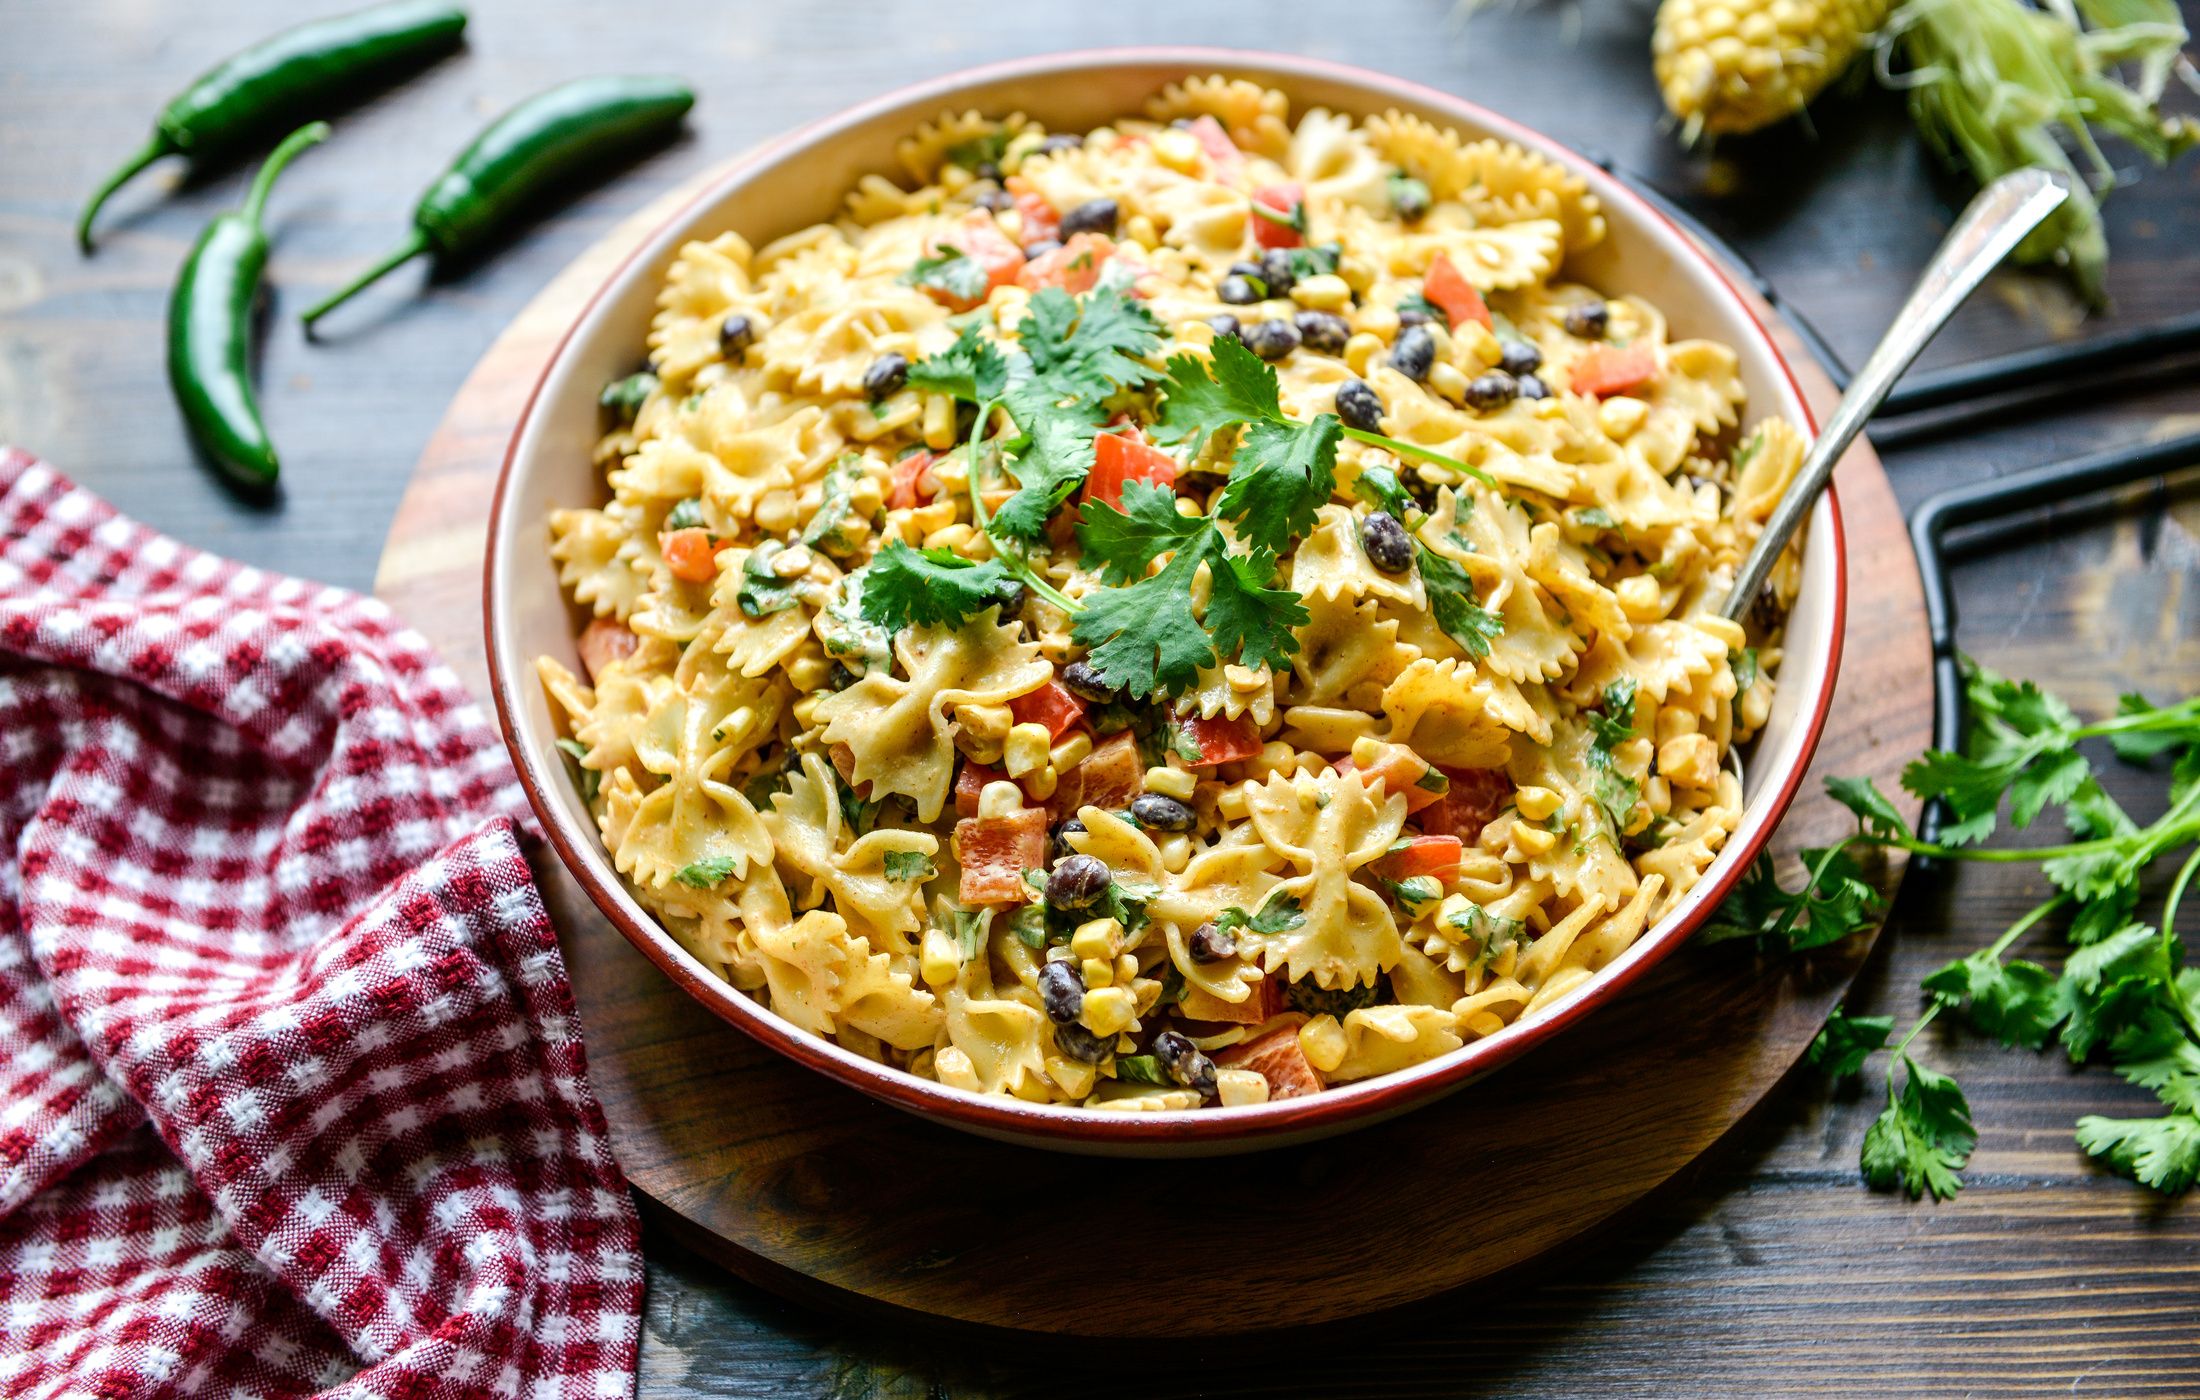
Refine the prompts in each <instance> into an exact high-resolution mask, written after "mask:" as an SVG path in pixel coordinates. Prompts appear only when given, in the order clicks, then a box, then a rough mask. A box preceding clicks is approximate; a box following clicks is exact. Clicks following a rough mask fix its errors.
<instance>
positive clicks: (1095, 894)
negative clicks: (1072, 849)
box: [1047, 856, 1115, 909]
mask: <svg viewBox="0 0 2200 1400" xmlns="http://www.w3.org/2000/svg"><path fill="white" fill-rule="evenodd" d="M1114 878H1115V877H1114V875H1113V873H1112V872H1110V871H1109V869H1108V863H1107V862H1106V861H1104V860H1102V859H1100V858H1099V857H1098V856H1064V857H1063V858H1062V859H1061V860H1059V861H1057V862H1055V866H1054V873H1053V874H1052V875H1049V876H1047V908H1049V909H1083V908H1085V907H1087V906H1088V905H1090V904H1091V903H1092V902H1093V901H1094V900H1096V899H1098V898H1099V897H1100V896H1101V895H1104V894H1106V893H1107V892H1108V886H1109V884H1111V883H1112V882H1113V881H1114Z"/></svg>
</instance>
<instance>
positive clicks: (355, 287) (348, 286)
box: [299, 228, 428, 331]
mask: <svg viewBox="0 0 2200 1400" xmlns="http://www.w3.org/2000/svg"><path fill="white" fill-rule="evenodd" d="M427 251H428V235H427V234H426V233H423V232H422V231H421V230H419V229H417V228H415V229H414V230H413V231H412V232H411V233H408V234H406V235H405V241H404V242H402V243H400V244H398V245H397V246H396V247H395V248H392V249H390V251H389V252H388V253H386V254H385V255H383V257H382V258H381V260H380V261H378V262H376V263H375V264H374V265H373V266H372V267H370V268H368V269H367V270H366V271H365V272H362V273H360V274H359V275H358V276H357V277H354V278H352V279H351V281H349V282H347V283H345V284H344V285H343V286H342V287H341V288H339V289H337V291H336V292H335V294H334V295H332V296H329V297H326V298H324V299H323V300H321V301H320V302H319V303H317V304H315V305H314V306H312V307H309V308H307V310H306V314H305V315H304V316H302V317H300V318H299V319H301V320H303V321H304V322H305V323H306V329H307V330H309V331H310V330H312V329H313V323H314V322H315V321H318V320H320V319H321V318H322V317H323V316H326V315H328V313H330V312H331V311H334V310H335V309H336V308H337V307H339V306H341V305H343V304H344V303H345V302H347V301H350V300H351V299H352V297H354V296H355V295H357V294H358V293H359V292H360V291H362V290H364V289H365V288H366V287H368V286H369V285H371V284H373V283H375V282H378V281H380V280H381V279H382V278H383V277H384V276H385V275H387V274H388V273H389V271H390V270H391V269H392V268H395V267H398V266H400V265H401V264H404V263H408V262H411V261H412V260H413V259H414V258H417V257H419V256H420V255H421V254H422V253H425V252H427Z"/></svg>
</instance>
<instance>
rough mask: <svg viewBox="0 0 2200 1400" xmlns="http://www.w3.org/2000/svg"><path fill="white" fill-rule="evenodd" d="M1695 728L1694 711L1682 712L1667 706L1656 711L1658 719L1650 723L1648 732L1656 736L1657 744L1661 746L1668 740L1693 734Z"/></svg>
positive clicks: (1677, 707)
mask: <svg viewBox="0 0 2200 1400" xmlns="http://www.w3.org/2000/svg"><path fill="white" fill-rule="evenodd" d="M1697 728H1698V725H1697V720H1696V715H1695V712H1694V711H1692V710H1684V709H1682V708H1681V707H1680V706H1678V705H1668V706H1666V707H1665V708H1664V709H1662V710H1660V711H1658V717H1657V719H1656V720H1655V721H1654V722H1652V724H1651V726H1650V732H1651V733H1653V734H1655V735H1657V736H1658V742H1659V743H1661V744H1662V743H1664V742H1665V741H1666V740H1668V739H1678V738H1679V737H1680V736H1681V735H1683V734H1693V733H1695V732H1696V730H1697Z"/></svg>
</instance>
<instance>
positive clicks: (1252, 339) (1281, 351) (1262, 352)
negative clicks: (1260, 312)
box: [1240, 321, 1299, 360]
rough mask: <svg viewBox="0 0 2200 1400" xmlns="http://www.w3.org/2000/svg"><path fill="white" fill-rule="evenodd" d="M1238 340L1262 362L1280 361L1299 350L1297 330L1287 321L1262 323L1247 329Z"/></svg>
mask: <svg viewBox="0 0 2200 1400" xmlns="http://www.w3.org/2000/svg"><path fill="white" fill-rule="evenodd" d="M1240 338H1241V339H1243V340H1244V342H1245V344H1246V346H1247V347H1248V348H1249V349H1251V350H1252V352H1253V353H1254V354H1256V355H1258V356H1260V357H1261V358H1262V359H1264V360H1280V359H1282V358H1283V357H1284V356H1286V355H1288V354H1290V353H1291V352H1292V351H1293V350H1296V349H1298V348H1299V332H1298V328H1297V327H1295V326H1293V325H1292V324H1291V323H1290V322H1289V321H1263V322H1261V323H1260V324H1259V325H1257V326H1252V327H1249V328H1247V330H1246V331H1245V333H1244V335H1243V336H1242V337H1240Z"/></svg>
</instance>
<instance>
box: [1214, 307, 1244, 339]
mask: <svg viewBox="0 0 2200 1400" xmlns="http://www.w3.org/2000/svg"><path fill="white" fill-rule="evenodd" d="M1207 329H1209V330H1211V331H1213V332H1214V333H1215V339H1217V340H1234V341H1236V342H1237V343H1238V344H1240V345H1243V344H1244V343H1245V328H1244V326H1243V325H1242V324H1240V322H1239V321H1238V318H1237V317H1235V316H1232V315H1231V314H1230V313H1229V312H1227V311H1224V312H1221V313H1219V314H1217V315H1213V316H1209V317H1208V318H1207Z"/></svg>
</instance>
